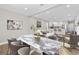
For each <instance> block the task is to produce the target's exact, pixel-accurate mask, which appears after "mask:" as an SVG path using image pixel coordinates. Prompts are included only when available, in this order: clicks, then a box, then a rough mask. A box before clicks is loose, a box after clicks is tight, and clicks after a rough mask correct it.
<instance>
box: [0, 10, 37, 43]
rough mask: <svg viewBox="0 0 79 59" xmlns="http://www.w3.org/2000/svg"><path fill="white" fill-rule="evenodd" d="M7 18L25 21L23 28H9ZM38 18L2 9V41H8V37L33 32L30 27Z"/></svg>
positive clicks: (0, 19) (0, 17)
mask: <svg viewBox="0 0 79 59" xmlns="http://www.w3.org/2000/svg"><path fill="white" fill-rule="evenodd" d="M7 19H13V20H20V21H23V29H22V30H7ZM35 20H36V19H33V18H28V17H26V16H23V15H20V14H18V13H14V12H10V11H8V10H3V9H0V42H5V41H7V39H8V38H12V37H14V38H18V37H19V36H21V35H25V34H30V33H32V31H31V29H30V27H31V25H32V24H33V23H35Z"/></svg>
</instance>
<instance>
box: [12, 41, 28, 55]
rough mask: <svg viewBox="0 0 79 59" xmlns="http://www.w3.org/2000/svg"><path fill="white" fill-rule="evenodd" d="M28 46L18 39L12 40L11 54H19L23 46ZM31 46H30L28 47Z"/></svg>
mask: <svg viewBox="0 0 79 59" xmlns="http://www.w3.org/2000/svg"><path fill="white" fill-rule="evenodd" d="M25 46H26V47H27V45H23V44H21V43H20V42H18V41H16V42H11V51H12V52H11V54H12V55H17V54H18V50H19V49H20V48H22V47H25ZM28 48H29V47H28Z"/></svg>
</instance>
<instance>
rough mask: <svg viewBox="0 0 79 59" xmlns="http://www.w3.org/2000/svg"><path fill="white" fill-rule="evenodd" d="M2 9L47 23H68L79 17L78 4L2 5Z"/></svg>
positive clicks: (0, 6)
mask: <svg viewBox="0 0 79 59" xmlns="http://www.w3.org/2000/svg"><path fill="white" fill-rule="evenodd" d="M0 8H2V9H5V10H8V11H12V12H15V13H19V14H22V15H25V16H29V17H35V18H38V19H42V20H45V21H68V20H73V19H76V16H79V15H78V13H79V5H78V4H72V5H71V4H70V5H66V4H63V5H62V4H1V5H0Z"/></svg>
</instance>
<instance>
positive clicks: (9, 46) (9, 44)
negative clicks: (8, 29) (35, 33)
mask: <svg viewBox="0 0 79 59" xmlns="http://www.w3.org/2000/svg"><path fill="white" fill-rule="evenodd" d="M14 41H16V38H11V39H8V50H7V54H11V42H14Z"/></svg>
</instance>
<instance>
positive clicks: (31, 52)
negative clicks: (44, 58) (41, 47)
mask: <svg viewBox="0 0 79 59" xmlns="http://www.w3.org/2000/svg"><path fill="white" fill-rule="evenodd" d="M30 55H43V54H42V53H41V52H40V51H36V50H31V51H30Z"/></svg>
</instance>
